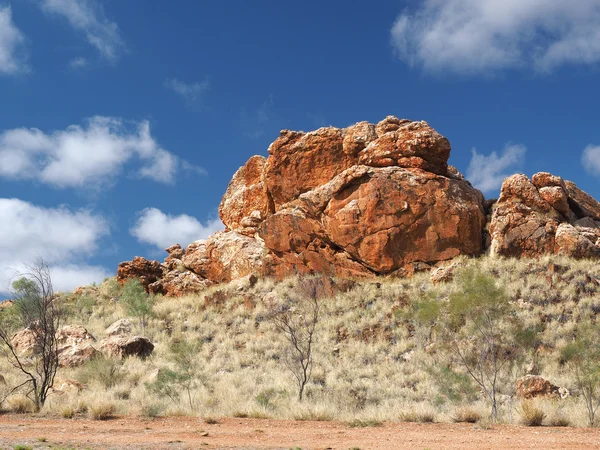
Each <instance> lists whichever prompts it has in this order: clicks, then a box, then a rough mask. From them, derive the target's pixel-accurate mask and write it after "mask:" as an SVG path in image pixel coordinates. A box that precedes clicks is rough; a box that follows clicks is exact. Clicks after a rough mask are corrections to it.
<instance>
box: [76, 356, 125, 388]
mask: <svg viewBox="0 0 600 450" xmlns="http://www.w3.org/2000/svg"><path fill="white" fill-rule="evenodd" d="M76 377H77V379H78V380H79V381H81V382H82V383H84V384H91V383H93V382H97V383H99V384H100V385H101V386H102V387H103V388H104V389H109V388H111V387H113V386H115V385H117V384H118V383H120V382H121V381H122V380H123V379H124V378H125V372H124V371H123V363H122V362H121V361H119V360H116V359H113V358H107V357H105V356H98V357H96V358H93V359H91V360H90V361H88V362H87V363H85V364H84V365H83V366H81V367H80V368H79V370H78V371H77V375H76Z"/></svg>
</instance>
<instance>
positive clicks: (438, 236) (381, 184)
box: [117, 116, 600, 296]
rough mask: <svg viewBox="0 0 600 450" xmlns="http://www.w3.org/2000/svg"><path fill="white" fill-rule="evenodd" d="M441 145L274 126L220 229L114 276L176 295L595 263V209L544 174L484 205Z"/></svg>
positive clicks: (419, 136)
mask: <svg viewBox="0 0 600 450" xmlns="http://www.w3.org/2000/svg"><path fill="white" fill-rule="evenodd" d="M449 156H450V143H449V142H448V140H447V139H446V138H445V137H443V136H442V135H440V134H439V133H437V132H436V131H435V130H434V129H433V128H431V127H430V126H429V125H428V124H427V123H426V122H423V121H421V122H413V121H410V120H406V119H398V118H396V117H393V116H388V117H386V118H385V119H384V120H382V121H381V122H379V123H378V124H371V123H368V122H359V123H357V124H355V125H353V126H350V127H348V128H342V129H340V128H334V127H328V128H320V129H318V130H316V131H312V132H309V133H304V132H296V131H289V130H284V131H282V132H281V134H280V136H279V137H278V138H277V139H276V140H275V141H274V142H273V143H272V144H271V145H270V147H269V157H268V158H265V157H263V156H253V157H252V158H250V159H249V160H248V162H247V163H246V164H245V165H244V166H243V167H241V168H240V169H239V170H238V171H237V172H236V173H235V175H234V176H233V178H232V180H231V182H230V183H229V186H228V188H227V191H226V192H225V195H224V196H223V200H222V201H221V205H220V208H219V213H220V216H221V220H222V221H223V223H224V224H225V231H221V232H217V233H215V234H214V235H212V236H210V237H209V238H208V239H206V240H200V241H196V242H193V243H192V244H190V245H189V246H188V247H187V248H186V249H184V248H182V247H181V246H180V245H178V244H175V245H173V246H171V247H169V248H168V249H166V251H167V253H168V256H167V258H166V259H165V261H164V262H163V263H160V262H158V261H149V260H146V259H144V258H141V257H136V258H134V259H133V260H132V261H129V262H123V263H121V264H119V268H118V272H117V275H118V279H119V280H120V281H125V280H126V279H127V278H130V277H139V278H140V280H141V281H142V283H143V284H144V286H145V287H146V289H147V290H148V291H149V292H153V293H161V294H165V295H171V296H179V295H184V294H189V293H194V292H198V291H201V290H203V289H205V288H206V287H208V286H211V285H214V284H219V283H225V282H228V281H231V280H234V279H238V278H243V277H247V276H250V277H254V276H267V277H276V278H283V277H287V276H291V275H297V274H310V273H323V274H327V275H332V276H336V277H341V278H350V277H351V278H365V277H366V278H368V277H375V276H379V275H392V276H410V275H412V274H413V273H415V272H417V271H422V270H428V269H430V268H432V267H435V266H440V265H443V264H445V263H446V262H447V261H450V260H452V259H453V258H455V257H457V256H459V255H467V256H478V255H481V254H483V253H486V252H488V251H489V253H490V254H491V255H502V256H513V257H521V256H528V257H530V256H540V255H543V254H565V255H568V256H572V257H576V258H590V257H598V256H600V203H598V202H597V201H596V200H594V199H593V198H592V197H591V196H589V195H588V194H586V193H585V192H583V191H581V190H580V189H578V188H577V186H576V185H575V184H574V183H572V182H570V181H565V180H562V179H561V178H560V177H557V176H553V175H551V174H549V173H538V174H536V175H534V176H533V177H532V179H531V180H529V179H528V178H527V177H526V176H525V175H513V176H511V177H509V178H507V179H506V180H505V181H504V183H503V185H502V189H501V195H500V198H499V200H498V201H495V200H485V198H484V197H483V195H482V193H481V192H480V191H478V190H477V189H475V188H474V187H473V186H472V185H471V184H470V183H469V182H468V181H467V180H465V179H464V177H463V176H462V175H461V174H460V173H459V172H458V171H457V170H456V169H455V168H454V167H452V166H449V165H448V158H449Z"/></svg>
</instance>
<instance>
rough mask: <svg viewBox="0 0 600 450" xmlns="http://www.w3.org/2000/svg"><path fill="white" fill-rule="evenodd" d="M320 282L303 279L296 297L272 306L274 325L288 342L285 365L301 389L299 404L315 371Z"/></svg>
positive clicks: (314, 279) (313, 279)
mask: <svg viewBox="0 0 600 450" xmlns="http://www.w3.org/2000/svg"><path fill="white" fill-rule="evenodd" d="M319 286H320V283H319V279H318V278H306V279H303V280H300V283H299V286H298V289H297V291H296V293H295V295H294V296H293V297H290V298H285V299H281V300H280V302H279V303H278V304H276V305H272V309H271V312H270V315H269V319H270V321H271V323H272V324H273V325H274V327H275V329H276V330H277V331H278V332H280V333H281V334H282V335H283V336H284V337H285V339H286V341H287V344H288V346H287V349H286V352H285V356H284V362H285V364H286V366H287V368H288V370H289V371H290V372H291V373H292V375H293V377H294V379H295V381H296V385H297V386H298V401H302V398H303V395H304V389H305V387H306V384H307V383H308V382H309V381H310V379H311V376H312V369H313V356H314V353H313V346H314V343H315V330H316V327H317V324H318V322H319V313H320V308H321V305H320V295H319Z"/></svg>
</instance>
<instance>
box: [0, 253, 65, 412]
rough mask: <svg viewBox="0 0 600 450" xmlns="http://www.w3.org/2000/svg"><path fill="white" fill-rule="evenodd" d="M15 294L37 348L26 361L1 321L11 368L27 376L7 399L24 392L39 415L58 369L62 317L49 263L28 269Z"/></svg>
mask: <svg viewBox="0 0 600 450" xmlns="http://www.w3.org/2000/svg"><path fill="white" fill-rule="evenodd" d="M12 295H13V299H14V305H13V307H14V308H16V309H17V311H18V314H19V316H20V318H21V321H22V323H23V325H24V326H25V327H26V329H28V330H30V332H31V333H32V334H33V337H34V342H35V346H34V347H35V348H34V349H33V354H32V356H31V358H25V357H24V356H23V355H22V354H21V353H20V352H19V351H18V350H17V349H15V346H14V344H13V339H12V338H13V333H12V329H11V327H10V326H9V325H8V324H7V323H5V322H4V321H1V320H0V343H3V344H4V349H3V350H4V354H5V356H6V357H7V358H8V360H9V362H10V363H11V364H12V366H13V367H15V368H16V369H18V370H19V371H20V372H21V373H22V374H23V375H24V376H25V380H24V381H23V382H22V383H20V384H18V385H17V386H15V387H14V388H13V389H12V390H10V391H9V393H8V394H7V395H6V397H7V396H8V395H10V394H12V393H14V392H17V391H24V392H25V395H26V396H27V397H29V398H30V399H31V400H32V401H33V404H34V408H35V411H36V412H37V411H39V410H40V409H41V408H42V407H43V406H44V403H45V402H46V398H47V396H48V392H49V391H50V389H51V388H52V386H53V385H54V377H55V376H56V371H57V369H58V342H57V339H56V331H57V330H58V328H59V326H60V316H61V315H60V310H59V308H58V305H57V304H56V298H55V295H54V290H53V288H52V279H51V277H50V268H49V266H48V264H47V263H46V262H45V261H43V260H41V259H40V260H38V261H37V262H36V263H35V265H33V266H27V271H26V272H25V273H22V274H20V278H19V279H18V280H17V281H15V282H14V283H13V292H12ZM6 397H5V398H6Z"/></svg>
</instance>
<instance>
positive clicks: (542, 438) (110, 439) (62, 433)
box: [0, 415, 600, 450]
mask: <svg viewBox="0 0 600 450" xmlns="http://www.w3.org/2000/svg"><path fill="white" fill-rule="evenodd" d="M19 444H20V445H27V446H29V447H32V448H40V449H43V448H54V449H61V448H63V449H67V448H77V449H80V448H84V449H85V448H90V449H112V448H114V449H121V448H129V449H188V448H194V449H217V448H220V449H223V448H224V449H290V448H294V449H295V448H301V449H303V450H306V449H336V450H337V449H344V450H347V449H360V450H367V449H389V450H397V449H432V450H433V449H467V450H468V449H473V450H475V449H477V450H482V449H523V448H537V449H592V448H600V430H598V429H589V428H552V427H540V428H527V427H521V426H514V425H497V426H494V427H493V429H490V430H486V429H482V428H481V427H478V426H477V425H468V424H447V423H438V424H417V423H396V422H394V423H385V424H383V425H382V426H379V427H365V428H351V427H349V426H348V425H347V424H345V423H343V422H308V421H306V422H300V421H288V420H263V419H236V418H225V419H219V421H218V423H216V424H207V423H205V422H204V420H202V419H199V418H190V417H167V418H158V419H154V420H152V419H142V418H137V417H118V418H114V419H112V420H108V421H102V422H100V421H92V420H87V419H46V418H37V417H28V416H23V415H3V416H0V448H2V449H13V448H14V446H16V445H19Z"/></svg>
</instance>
